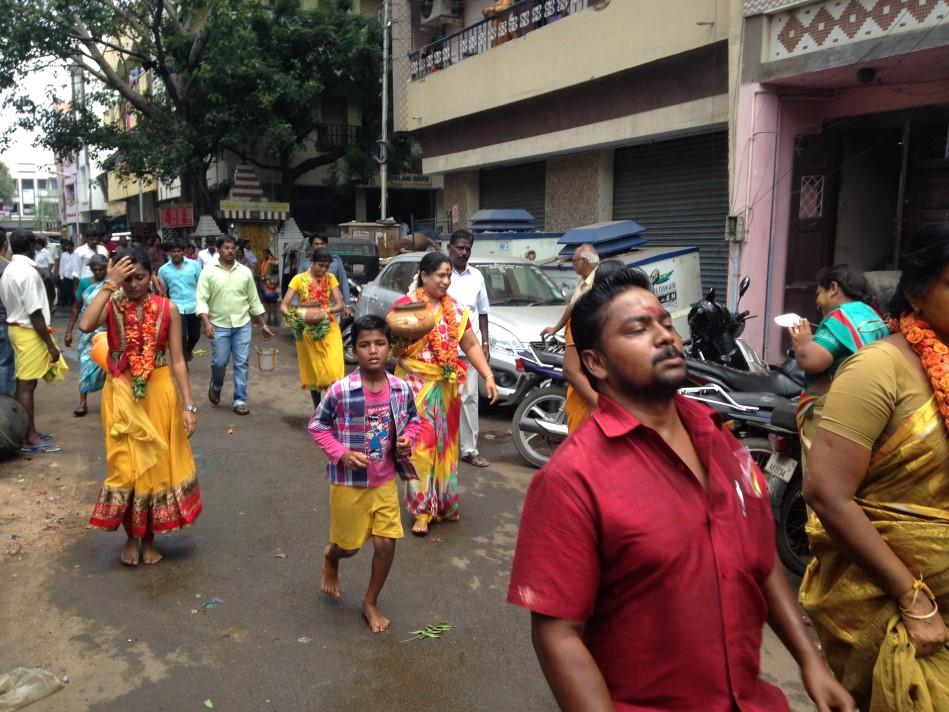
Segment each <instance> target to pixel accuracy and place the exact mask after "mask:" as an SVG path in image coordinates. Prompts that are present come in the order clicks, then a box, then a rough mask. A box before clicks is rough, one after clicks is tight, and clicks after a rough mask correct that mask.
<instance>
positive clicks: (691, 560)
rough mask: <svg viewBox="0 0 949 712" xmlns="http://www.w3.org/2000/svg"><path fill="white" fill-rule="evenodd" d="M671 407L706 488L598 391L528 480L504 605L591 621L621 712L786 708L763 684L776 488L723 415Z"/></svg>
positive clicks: (770, 711)
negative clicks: (772, 490)
mask: <svg viewBox="0 0 949 712" xmlns="http://www.w3.org/2000/svg"><path fill="white" fill-rule="evenodd" d="M675 404H676V408H677V409H678V412H679V417H680V418H681V419H682V422H683V424H684V425H685V427H686V429H687V430H688V432H689V435H690V436H691V438H692V442H693V444H694V445H695V449H696V451H697V452H698V455H699V457H700V458H701V460H702V462H703V463H704V464H705V467H706V470H707V472H708V481H709V485H708V489H707V490H705V489H703V488H702V486H701V485H700V484H699V482H698V480H696V478H695V477H694V475H693V474H692V473H691V472H690V470H689V469H688V467H687V466H686V465H685V463H684V462H683V461H682V460H681V459H680V458H679V457H678V456H677V455H676V454H675V453H674V452H673V451H672V449H671V448H670V447H669V446H668V445H667V444H666V443H665V441H664V440H663V439H662V438H661V437H660V436H659V435H658V433H656V431H654V430H652V429H651V428H648V427H646V426H645V425H643V424H642V423H641V422H639V420H637V419H636V418H635V417H634V416H632V415H631V414H629V413H628V412H627V411H625V410H624V409H622V408H621V407H620V406H618V405H617V404H616V403H614V402H613V401H611V400H610V399H609V398H606V397H604V396H602V395H601V396H600V401H599V407H598V408H597V409H596V410H595V411H594V413H593V416H592V417H591V418H590V419H589V420H588V421H587V422H586V423H584V424H583V426H582V427H581V428H580V429H578V430H577V431H576V432H575V433H574V434H573V435H572V436H571V437H570V438H568V439H567V440H566V441H565V442H564V443H563V444H561V445H560V447H559V448H558V449H557V452H556V454H555V455H554V457H553V458H552V459H551V461H550V462H549V463H548V464H547V466H546V467H544V469H542V470H541V471H540V472H538V473H537V475H536V476H535V477H534V480H533V482H532V483H531V486H530V490H529V492H528V493H527V499H526V500H525V502H524V513H523V516H522V518H521V526H520V533H519V536H518V541H517V551H516V553H515V556H514V567H513V571H512V572H511V583H510V588H509V590H508V600H509V601H510V602H511V603H514V604H516V605H519V606H523V607H524V608H528V609H530V610H531V611H535V612H536V613H540V614H543V615H546V616H552V617H554V618H562V619H567V620H578V621H586V627H585V629H584V634H583V640H584V643H585V644H586V646H587V647H588V649H589V650H590V652H591V653H592V655H593V657H594V659H595V660H596V662H597V665H598V666H599V668H600V670H601V671H602V673H603V677H604V678H605V680H606V684H607V687H608V688H609V691H610V696H611V697H612V699H613V701H614V704H615V706H616V709H618V710H704V711H705V712H719V711H721V712H731V711H732V710H734V709H740V710H743V711H755V712H780V711H781V710H787V709H788V705H787V701H786V700H785V699H784V696H783V695H782V694H781V692H780V690H778V689H777V688H776V687H774V686H772V685H769V684H768V683H766V682H764V681H763V680H761V679H760V678H759V677H758V672H759V662H760V660H759V656H760V649H761V637H762V626H763V625H764V623H765V620H766V618H767V614H768V609H767V604H766V603H765V598H764V593H763V590H762V589H763V586H764V582H765V579H766V578H767V577H768V574H769V573H770V572H771V570H772V567H773V566H774V564H775V548H774V523H773V520H772V518H771V511H770V505H769V502H768V492H767V489H766V488H765V485H764V481H763V479H762V476H761V474H760V472H758V470H757V468H756V467H755V465H754V463H753V461H752V459H751V456H750V455H749V453H748V451H747V450H746V449H745V448H744V446H742V445H741V444H740V443H739V442H738V441H737V440H736V439H735V438H734V437H732V435H731V433H729V432H728V431H727V430H726V429H725V428H724V427H723V426H722V423H721V420H720V419H719V418H718V416H717V415H715V414H714V413H712V411H711V410H709V409H708V408H706V407H705V406H703V405H701V404H698V403H695V402H694V401H689V400H688V399H685V398H682V397H680V396H676V399H675Z"/></svg>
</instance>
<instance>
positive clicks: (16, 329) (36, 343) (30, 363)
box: [7, 324, 69, 383]
mask: <svg viewBox="0 0 949 712" xmlns="http://www.w3.org/2000/svg"><path fill="white" fill-rule="evenodd" d="M9 327H10V328H9V329H8V330H7V334H8V335H9V338H10V343H11V344H12V345H13V358H14V362H15V364H16V367H15V368H16V377H17V379H18V380H20V381H38V380H39V379H41V378H42V379H43V380H44V381H46V382H47V383H55V382H56V381H61V380H63V379H64V378H65V377H66V373H67V372H68V371H69V365H68V364H67V363H66V358H65V357H64V356H63V355H62V354H60V356H59V360H58V361H56V362H55V363H53V362H52V360H51V359H50V355H49V349H48V348H47V347H46V342H45V341H43V339H41V338H40V335H39V334H37V333H36V330H35V329H30V328H29V327H26V326H20V325H18V324H10V325H9ZM53 341H54V343H55V339H54V340H53Z"/></svg>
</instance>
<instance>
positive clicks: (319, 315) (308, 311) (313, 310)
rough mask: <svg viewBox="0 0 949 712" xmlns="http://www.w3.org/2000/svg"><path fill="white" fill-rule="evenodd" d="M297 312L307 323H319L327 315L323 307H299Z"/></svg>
mask: <svg viewBox="0 0 949 712" xmlns="http://www.w3.org/2000/svg"><path fill="white" fill-rule="evenodd" d="M297 314H298V315H299V316H300V318H301V319H303V321H305V322H306V323H307V324H317V323H319V322H320V321H322V320H323V318H324V317H325V316H326V312H325V311H323V309H322V308H321V307H297Z"/></svg>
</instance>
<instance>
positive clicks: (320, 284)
mask: <svg viewBox="0 0 949 712" xmlns="http://www.w3.org/2000/svg"><path fill="white" fill-rule="evenodd" d="M330 296H331V290H330V288H329V278H328V277H327V275H325V274H324V275H323V276H322V277H320V278H319V280H314V279H313V277H312V275H311V276H310V279H309V283H308V285H307V301H308V302H316V303H317V304H319V305H320V306H321V307H323V310H324V311H325V312H326V316H327V317H329V320H330V321H334V315H333V314H330V312H329V308H330Z"/></svg>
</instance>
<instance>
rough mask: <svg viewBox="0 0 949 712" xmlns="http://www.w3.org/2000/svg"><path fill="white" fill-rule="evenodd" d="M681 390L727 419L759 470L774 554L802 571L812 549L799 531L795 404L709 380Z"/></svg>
mask: <svg viewBox="0 0 949 712" xmlns="http://www.w3.org/2000/svg"><path fill="white" fill-rule="evenodd" d="M680 392H681V393H682V395H684V396H686V397H688V398H692V399H693V400H697V401H700V402H702V403H705V404H706V405H708V406H710V407H711V408H713V409H714V410H715V411H717V412H718V413H719V414H720V415H721V416H722V417H723V418H724V419H725V420H728V421H731V425H732V432H733V433H734V435H735V437H737V438H738V439H739V440H741V441H742V442H743V443H744V444H745V446H746V447H747V448H748V450H749V452H750V453H751V456H752V459H754V461H755V464H756V465H757V466H758V468H759V469H760V470H761V472H762V473H763V474H764V477H765V482H766V484H767V487H768V493H769V496H770V500H771V511H772V514H773V516H774V520H775V525H776V530H775V539H776V542H777V549H778V556H779V557H780V558H781V562H782V563H783V564H784V565H785V566H786V567H787V568H788V570H790V571H793V572H794V573H795V574H797V575H798V576H800V575H802V574H803V573H804V569H805V568H806V567H807V564H808V562H809V561H810V559H811V551H810V546H809V545H808V541H807V534H806V532H805V530H804V527H805V525H806V524H807V506H806V504H805V503H804V496H803V494H802V491H801V490H802V485H803V481H804V480H803V471H802V469H801V440H800V437H799V436H798V432H797V424H796V421H795V409H796V402H795V401H794V400H791V399H788V398H785V397H782V396H780V395H776V394H775V393H770V392H750V393H739V392H735V391H731V392H728V391H726V390H725V389H723V388H722V387H721V386H720V385H718V384H714V383H709V384H706V385H702V386H691V387H688V388H683V389H682V390H681V391H680Z"/></svg>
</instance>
